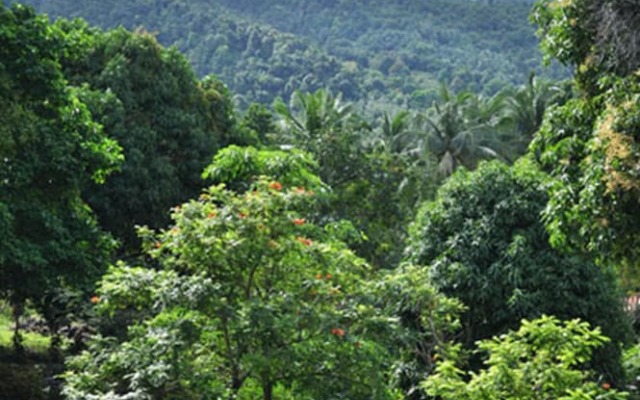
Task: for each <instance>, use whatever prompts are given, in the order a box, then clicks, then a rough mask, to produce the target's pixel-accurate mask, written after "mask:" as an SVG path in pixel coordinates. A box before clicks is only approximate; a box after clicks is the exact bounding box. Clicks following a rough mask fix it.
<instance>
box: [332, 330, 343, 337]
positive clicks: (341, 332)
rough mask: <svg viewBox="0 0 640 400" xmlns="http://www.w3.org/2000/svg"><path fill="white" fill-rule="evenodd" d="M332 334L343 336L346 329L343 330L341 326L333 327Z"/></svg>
mask: <svg viewBox="0 0 640 400" xmlns="http://www.w3.org/2000/svg"><path fill="white" fill-rule="evenodd" d="M331 334H332V335H334V336H338V337H343V336H344V330H342V329H340V328H333V329H331Z"/></svg>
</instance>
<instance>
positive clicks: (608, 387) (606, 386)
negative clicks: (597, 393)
mask: <svg viewBox="0 0 640 400" xmlns="http://www.w3.org/2000/svg"><path fill="white" fill-rule="evenodd" d="M602 388H603V389H604V390H609V389H611V384H610V383H609V382H605V383H603V384H602Z"/></svg>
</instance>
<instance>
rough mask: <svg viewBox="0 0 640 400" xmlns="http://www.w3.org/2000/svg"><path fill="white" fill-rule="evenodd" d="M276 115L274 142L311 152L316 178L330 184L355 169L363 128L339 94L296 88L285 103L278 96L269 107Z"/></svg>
mask: <svg viewBox="0 0 640 400" xmlns="http://www.w3.org/2000/svg"><path fill="white" fill-rule="evenodd" d="M273 108H274V110H275V112H276V114H277V115H278V116H279V118H280V119H279V121H278V123H279V130H278V133H277V134H276V143H279V144H280V145H289V146H294V147H296V148H299V149H301V150H304V151H307V152H309V153H311V154H312V155H313V156H314V157H315V158H316V160H317V161H318V163H319V165H320V171H319V174H320V177H321V178H322V179H323V180H324V181H325V182H326V183H328V184H329V185H331V186H334V185H337V184H339V183H341V182H344V181H348V180H349V179H351V178H352V177H353V176H354V175H356V174H357V173H358V172H357V171H356V170H355V166H356V164H355V163H356V160H357V159H358V158H359V153H360V152H361V150H362V146H361V142H362V138H363V136H364V135H363V133H364V132H365V131H367V130H368V129H367V127H366V126H365V125H364V124H363V123H362V122H361V121H360V119H359V118H358V117H357V115H356V114H355V113H354V112H353V108H352V106H351V104H348V103H343V102H342V101H341V96H340V95H338V96H333V95H332V94H331V93H330V92H329V91H327V90H324V89H320V90H318V91H316V92H315V93H302V92H300V91H296V92H294V93H293V95H292V96H291V101H290V102H289V105H287V104H285V103H284V102H283V101H282V100H281V99H278V100H276V102H275V103H274V106H273Z"/></svg>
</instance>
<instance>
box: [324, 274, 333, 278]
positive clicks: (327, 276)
mask: <svg viewBox="0 0 640 400" xmlns="http://www.w3.org/2000/svg"><path fill="white" fill-rule="evenodd" d="M324 277H325V279H331V278H333V275H331V274H326V275H325V276H324Z"/></svg>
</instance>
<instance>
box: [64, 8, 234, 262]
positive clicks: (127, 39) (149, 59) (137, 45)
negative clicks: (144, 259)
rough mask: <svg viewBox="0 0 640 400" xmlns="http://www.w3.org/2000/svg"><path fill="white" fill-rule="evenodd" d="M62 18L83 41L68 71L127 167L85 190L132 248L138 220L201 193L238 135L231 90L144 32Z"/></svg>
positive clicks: (159, 216) (165, 215) (149, 220)
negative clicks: (216, 157) (216, 158)
mask: <svg viewBox="0 0 640 400" xmlns="http://www.w3.org/2000/svg"><path fill="white" fill-rule="evenodd" d="M57 25H58V26H59V27H61V29H63V30H64V31H65V32H66V35H67V37H69V38H72V39H74V40H79V39H78V38H82V41H83V43H85V46H84V47H83V48H82V51H79V52H76V53H72V54H71V55H70V57H68V58H67V59H66V60H65V63H64V68H65V74H66V75H67V76H69V79H71V81H72V82H74V83H76V84H78V85H82V84H84V85H86V86H85V93H84V95H83V96H82V97H83V99H84V100H85V101H86V102H87V104H88V105H89V107H90V109H91V111H92V112H93V114H94V115H95V117H96V118H97V120H98V121H99V122H101V123H102V124H103V125H104V129H105V132H106V133H107V134H109V135H110V136H111V137H113V138H116V139H117V140H118V141H119V143H120V144H121V145H122V147H123V149H124V155H125V163H124V164H123V166H122V169H121V171H119V172H118V173H116V174H114V175H113V176H112V179H110V180H109V182H107V184H106V185H102V186H93V187H91V188H87V189H86V190H85V191H84V196H85V197H86V199H87V201H88V202H89V204H91V206H92V207H93V208H94V209H95V211H96V213H97V215H98V217H99V220H100V224H101V225H102V226H103V227H104V228H105V229H107V230H109V231H110V232H112V233H113V234H114V235H115V236H116V237H118V238H119V239H121V240H122V241H123V244H124V250H125V251H127V252H134V251H135V250H136V248H137V245H138V242H137V239H136V235H135V229H134V227H135V225H148V226H151V227H154V228H158V227H161V226H164V225H165V224H166V223H168V221H169V209H170V207H172V206H174V205H176V204H178V203H180V202H182V201H184V200H186V199H188V198H189V197H192V196H194V195H196V194H197V193H199V191H200V189H201V187H202V186H203V183H202V182H201V180H200V173H201V172H202V169H203V168H204V167H205V166H206V165H207V163H208V162H209V161H210V159H211V156H212V155H213V154H214V153H215V151H216V149H217V148H218V146H219V145H220V144H227V143H229V142H231V141H232V140H233V139H232V137H231V136H232V132H231V131H232V129H233V126H234V124H235V120H234V114H233V109H232V107H231V104H230V102H229V101H230V100H229V99H228V93H227V92H226V88H224V86H223V85H222V84H220V83H219V82H217V81H215V80H214V79H205V80H204V81H202V82H199V81H198V80H197V79H196V77H195V75H194V74H193V72H192V70H191V67H190V66H189V64H188V62H187V60H186V58H185V57H184V56H183V55H181V54H180V53H179V52H178V51H177V50H176V49H175V48H171V49H165V48H163V47H162V46H160V45H159V44H158V42H157V41H156V39H155V38H154V37H153V36H152V35H150V34H148V33H146V32H144V31H138V32H135V33H132V32H128V31H126V30H124V29H123V28H119V29H116V30H113V31H109V32H106V33H103V32H100V31H98V30H96V29H92V28H89V27H88V26H87V25H86V24H85V23H84V22H82V21H80V20H75V21H64V20H61V21H59V22H58V23H57Z"/></svg>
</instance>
